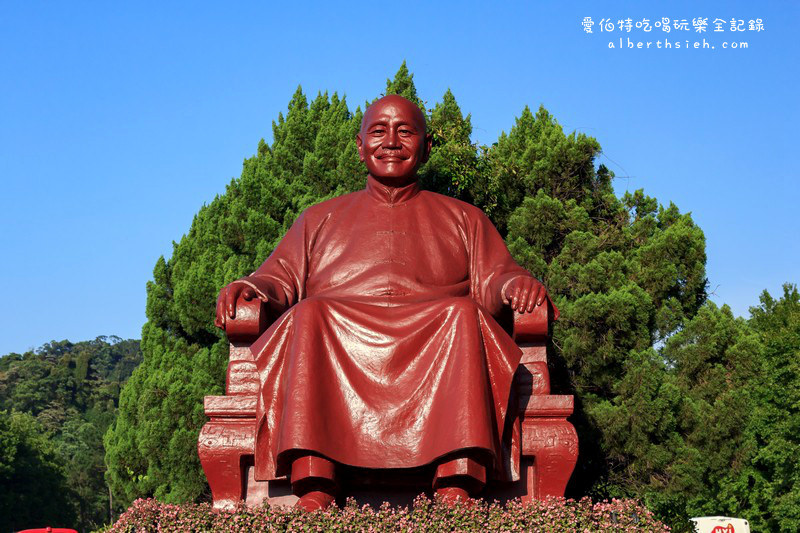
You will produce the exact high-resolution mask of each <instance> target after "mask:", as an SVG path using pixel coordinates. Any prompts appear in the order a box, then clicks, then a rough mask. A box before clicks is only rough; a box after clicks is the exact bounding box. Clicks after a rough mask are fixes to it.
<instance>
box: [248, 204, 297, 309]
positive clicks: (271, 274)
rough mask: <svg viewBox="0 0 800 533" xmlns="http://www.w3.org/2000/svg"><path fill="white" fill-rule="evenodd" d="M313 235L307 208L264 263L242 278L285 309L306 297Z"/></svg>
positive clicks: (272, 304)
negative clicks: (309, 226) (310, 235)
mask: <svg viewBox="0 0 800 533" xmlns="http://www.w3.org/2000/svg"><path fill="white" fill-rule="evenodd" d="M309 255H310V237H309V228H308V222H307V215H306V212H303V213H301V214H300V216H299V217H297V220H295V222H294V224H292V227H291V228H289V231H287V232H286V235H284V237H283V239H281V242H280V243H278V246H276V247H275V250H273V252H272V253H271V254H270V256H269V257H268V258H267V260H266V261H264V263H263V264H262V265H261V266H260V267H258V269H257V270H256V271H255V272H253V273H252V274H250V275H249V276H247V277H245V278H242V279H241V280H239V281H242V282H244V283H246V284H247V285H249V286H250V287H252V288H253V290H255V291H256V293H257V294H258V296H259V297H260V298H262V299H265V300H267V302H268V305H269V306H270V307H271V308H272V309H274V310H276V311H281V312H282V311H284V310H286V309H288V308H289V307H291V306H292V305H294V304H296V303H297V302H298V301H300V300H302V299H303V298H304V297H305V286H306V278H307V277H308V257H309Z"/></svg>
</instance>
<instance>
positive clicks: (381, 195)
mask: <svg viewBox="0 0 800 533" xmlns="http://www.w3.org/2000/svg"><path fill="white" fill-rule="evenodd" d="M419 191H420V187H419V180H416V181H414V182H413V183H409V184H408V185H404V186H403V187H388V186H386V185H384V184H383V183H381V182H379V181H378V180H376V179H375V178H373V177H372V176H369V175H368V176H367V194H369V195H370V196H372V197H373V198H375V199H376V200H378V201H379V202H383V203H385V204H401V203H403V202H406V201H408V200H411V199H412V198H414V197H415V196H416V195H418V194H419Z"/></svg>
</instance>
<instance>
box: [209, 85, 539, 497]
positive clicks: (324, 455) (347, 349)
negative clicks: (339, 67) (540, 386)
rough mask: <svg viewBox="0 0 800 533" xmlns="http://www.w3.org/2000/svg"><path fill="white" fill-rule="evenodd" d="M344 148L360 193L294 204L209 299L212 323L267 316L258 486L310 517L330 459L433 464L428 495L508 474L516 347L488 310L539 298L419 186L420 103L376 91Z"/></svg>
mask: <svg viewBox="0 0 800 533" xmlns="http://www.w3.org/2000/svg"><path fill="white" fill-rule="evenodd" d="M356 142H357V144H358V150H359V154H360V156H361V160H362V161H364V162H365V163H366V166H367V169H368V171H369V175H368V176H367V187H366V189H365V190H362V191H358V192H355V193H351V194H347V195H344V196H340V197H338V198H334V199H331V200H328V201H325V202H322V203H320V204H318V205H315V206H312V207H310V208H308V209H306V210H305V212H303V213H302V214H301V215H300V216H299V217H298V219H297V220H296V222H295V223H294V225H292V227H291V229H290V230H289V231H288V232H287V234H286V236H285V237H284V238H283V240H282V241H281V242H280V244H278V246H277V247H276V248H275V250H274V252H273V253H272V255H270V256H269V258H268V259H267V260H266V261H265V262H264V264H263V265H261V267H259V268H258V270H256V271H255V272H254V273H253V274H252V275H250V276H248V277H245V278H242V279H240V280H238V281H235V282H233V283H231V284H230V285H228V286H227V287H225V288H224V289H223V290H222V291H221V293H220V296H219V299H218V302H217V325H218V326H220V327H224V326H225V323H226V320H228V319H233V318H235V315H236V301H237V299H238V298H239V297H240V296H241V297H243V298H244V299H245V300H251V299H253V298H259V299H261V300H263V301H264V302H267V305H268V307H269V308H270V309H271V310H272V311H273V312H274V314H275V315H276V316H278V315H279V318H277V319H276V320H275V321H274V322H273V323H272V325H271V326H270V327H269V329H268V330H267V331H266V332H265V333H264V334H263V335H261V337H260V338H259V339H258V340H257V341H256V342H255V343H254V344H253V346H252V352H253V356H254V358H255V363H256V367H257V369H258V373H259V378H260V383H261V393H260V395H259V398H258V404H257V418H256V420H257V429H256V446H255V454H256V457H255V478H256V479H261V480H268V479H274V478H276V477H277V476H284V475H288V476H290V479H291V482H292V490H293V492H294V493H295V494H296V495H298V496H299V497H300V499H299V500H298V505H299V506H300V507H302V508H305V509H308V510H312V509H319V508H324V507H327V506H328V505H330V504H331V503H332V501H333V500H334V498H335V496H336V491H337V482H336V475H337V469H339V468H341V467H340V466H339V465H347V466H350V467H361V468H369V469H373V468H379V469H387V468H389V469H407V468H415V467H421V466H425V465H432V468H431V471H432V472H435V473H434V479H433V488H434V489H435V490H436V491H437V493H439V494H440V495H442V496H443V497H444V498H445V499H446V500H449V501H454V500H456V499H459V498H468V497H469V496H470V495H473V494H474V493H475V492H476V491H479V490H480V489H481V488H482V486H483V485H484V484H485V483H486V480H487V478H491V477H503V476H504V475H505V474H504V469H505V468H506V467H505V466H504V465H505V462H504V460H503V453H504V451H503V447H502V443H501V440H502V437H503V432H504V429H505V428H506V417H507V415H508V414H509V401H510V394H511V384H512V379H513V375H514V372H515V370H516V368H517V365H518V364H519V361H520V357H521V352H520V349H519V348H518V347H517V345H516V344H514V342H513V341H512V339H511V338H510V337H509V335H508V334H507V333H506V332H505V330H503V329H502V328H501V327H500V326H499V325H498V323H497V322H496V320H495V318H493V315H496V314H497V313H498V312H499V311H500V310H501V308H502V306H503V305H510V306H511V307H512V308H513V309H515V310H516V311H517V312H531V311H533V309H534V307H535V306H537V305H542V304H543V303H545V302H546V301H547V298H548V296H547V292H546V291H545V289H544V287H543V286H542V284H541V283H540V282H539V281H538V280H536V279H535V278H534V277H532V276H531V275H530V274H529V273H528V272H527V271H525V270H524V269H523V268H521V267H520V266H518V265H517V264H516V263H515V262H514V260H513V259H512V258H511V255H510V254H509V252H508V249H507V248H506V246H505V243H504V242H503V240H502V238H501V237H500V235H499V234H498V232H497V230H496V229H495V228H494V226H493V225H492V223H491V222H490V221H489V219H488V218H487V217H486V215H485V214H484V213H483V212H482V211H481V210H480V209H478V208H477V207H475V206H472V205H469V204H467V203H464V202H461V201H459V200H456V199H453V198H450V197H447V196H443V195H440V194H436V193H432V192H429V191H425V190H421V189H420V186H419V183H418V180H417V174H416V171H417V169H418V167H419V165H420V164H422V163H424V162H425V161H426V160H427V158H428V154H429V152H430V147H431V137H430V136H429V135H427V134H426V124H425V117H424V115H423V113H422V112H421V111H420V109H419V107H417V106H416V105H415V104H413V103H412V102H410V101H408V100H406V99H404V98H402V97H400V96H396V95H390V96H386V97H384V98H381V99H380V100H378V101H377V102H375V103H374V104H373V105H371V106H370V107H369V108H368V109H367V111H366V113H365V114H364V119H363V122H362V126H361V131H360V133H359V134H358V136H357V137H356ZM510 416H512V417H513V416H516V413H515V412H512V413H511V414H510Z"/></svg>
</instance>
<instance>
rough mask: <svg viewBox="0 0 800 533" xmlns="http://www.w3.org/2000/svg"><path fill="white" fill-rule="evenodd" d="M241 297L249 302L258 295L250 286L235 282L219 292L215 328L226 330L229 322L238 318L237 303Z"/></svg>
mask: <svg viewBox="0 0 800 533" xmlns="http://www.w3.org/2000/svg"><path fill="white" fill-rule="evenodd" d="M240 296H241V297H242V298H244V299H245V300H247V301H248V302H249V301H250V300H252V299H253V298H255V297H256V296H257V295H256V291H255V290H253V288H252V287H251V286H250V285H248V284H247V283H242V282H241V281H234V282H232V283H230V284H228V285H227V286H225V287H224V288H223V289H222V290H221V291H219V297H218V298H217V318H216V320H215V321H214V325H215V326H217V327H218V328H222V329H225V325H226V324H227V322H228V320H233V319H234V318H236V301H237V300H238V299H239V297H240Z"/></svg>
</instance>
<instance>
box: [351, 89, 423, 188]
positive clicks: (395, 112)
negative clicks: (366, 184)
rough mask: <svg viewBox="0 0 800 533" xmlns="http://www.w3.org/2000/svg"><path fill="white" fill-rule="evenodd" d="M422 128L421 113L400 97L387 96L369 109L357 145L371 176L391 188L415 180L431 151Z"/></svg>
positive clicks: (357, 138) (414, 105) (416, 107)
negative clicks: (418, 170)
mask: <svg viewBox="0 0 800 533" xmlns="http://www.w3.org/2000/svg"><path fill="white" fill-rule="evenodd" d="M425 128H426V125H425V115H424V114H423V113H422V110H420V108H419V107H418V106H417V105H416V104H415V103H413V102H411V101H409V100H406V99H405V98H403V97H402V96H398V95H396V94H390V95H387V96H384V97H383V98H381V99H379V100H377V101H376V102H375V103H374V104H372V105H371V106H369V107H368V108H367V111H366V112H365V113H364V119H363V120H362V121H361V131H359V133H358V135H356V145H357V146H358V153H359V155H360V156H361V160H362V161H363V162H364V163H365V164H366V166H367V170H368V171H369V174H370V176H372V177H373V178H375V179H377V180H378V181H380V182H381V183H383V184H385V185H390V186H402V185H405V184H408V183H410V182H412V181H414V180H416V179H417V174H416V173H417V169H418V168H419V166H420V165H421V164H423V163H425V161H427V160H428V154H429V153H430V150H431V137H430V135H428V134H427V132H426V130H425Z"/></svg>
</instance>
